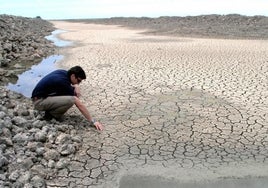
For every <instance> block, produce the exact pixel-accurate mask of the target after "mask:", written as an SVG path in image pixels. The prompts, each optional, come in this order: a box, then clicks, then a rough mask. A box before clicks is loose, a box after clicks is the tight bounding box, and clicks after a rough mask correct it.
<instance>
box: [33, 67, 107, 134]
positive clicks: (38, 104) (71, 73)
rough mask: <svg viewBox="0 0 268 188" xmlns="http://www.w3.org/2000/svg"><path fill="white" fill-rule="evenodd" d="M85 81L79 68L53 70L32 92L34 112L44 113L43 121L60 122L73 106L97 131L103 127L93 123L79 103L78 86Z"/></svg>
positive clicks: (98, 123)
mask: <svg viewBox="0 0 268 188" xmlns="http://www.w3.org/2000/svg"><path fill="white" fill-rule="evenodd" d="M84 79H86V74H85V71H84V70H83V69H82V68H81V67H80V66H75V67H72V68H70V69H69V70H68V71H66V70H55V71H53V72H51V73H49V74H48V75H46V76H45V77H44V78H42V79H41V80H40V81H39V82H38V83H37V85H36V86H35V88H34V90H33V92H32V101H33V104H34V107H35V109H36V110H39V111H45V116H44V119H46V120H51V119H52V118H54V119H56V120H58V121H60V120H62V117H63V114H64V113H65V112H67V110H68V109H70V108H71V107H72V106H73V105H74V104H75V106H76V107H77V108H78V109H79V111H80V112H81V113H82V114H83V115H84V116H85V118H86V119H87V120H88V121H89V123H90V125H94V126H95V127H96V128H97V129H98V130H103V128H104V127H103V125H102V124H101V123H100V122H98V121H95V120H94V119H93V118H92V117H91V115H90V113H89V111H88V110H87V108H86V106H85V105H84V104H83V103H82V102H81V101H80V99H79V96H81V93H80V90H79V87H78V85H79V84H80V82H81V81H82V80H84Z"/></svg>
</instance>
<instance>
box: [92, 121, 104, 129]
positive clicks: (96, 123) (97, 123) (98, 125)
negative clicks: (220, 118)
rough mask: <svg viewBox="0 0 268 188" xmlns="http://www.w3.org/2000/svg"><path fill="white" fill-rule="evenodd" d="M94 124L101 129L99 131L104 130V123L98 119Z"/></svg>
mask: <svg viewBox="0 0 268 188" xmlns="http://www.w3.org/2000/svg"><path fill="white" fill-rule="evenodd" d="M94 125H95V127H96V129H97V130H99V131H102V130H103V129H104V127H103V125H102V124H101V123H100V122H98V121H96V122H95V123H94Z"/></svg>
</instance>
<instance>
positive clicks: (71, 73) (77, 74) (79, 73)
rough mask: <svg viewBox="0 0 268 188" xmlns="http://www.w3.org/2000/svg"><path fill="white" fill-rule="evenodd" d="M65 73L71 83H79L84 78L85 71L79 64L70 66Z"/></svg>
mask: <svg viewBox="0 0 268 188" xmlns="http://www.w3.org/2000/svg"><path fill="white" fill-rule="evenodd" d="M67 75H68V77H69V78H70V79H71V82H72V84H79V83H80V82H81V81H82V80H84V79H86V73H85V71H84V70H83V69H82V68H81V67H80V66H74V67H72V68H70V69H69V70H68V72H67Z"/></svg>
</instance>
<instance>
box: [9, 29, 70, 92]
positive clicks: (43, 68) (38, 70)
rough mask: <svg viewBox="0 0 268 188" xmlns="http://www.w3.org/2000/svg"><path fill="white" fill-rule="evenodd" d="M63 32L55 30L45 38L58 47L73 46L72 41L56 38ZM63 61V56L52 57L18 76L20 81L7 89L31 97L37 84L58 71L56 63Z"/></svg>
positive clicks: (11, 84) (10, 84)
mask: <svg viewBox="0 0 268 188" xmlns="http://www.w3.org/2000/svg"><path fill="white" fill-rule="evenodd" d="M63 32H65V31H63V30H55V31H53V32H52V35H49V36H47V37H45V38H46V39H48V40H50V41H52V42H53V43H54V45H55V46H58V47H66V46H70V45H71V44H72V42H71V41H64V40H60V39H58V38H57V37H56V35H58V34H60V33H63ZM62 59H63V56H62V55H51V56H49V57H47V58H45V59H43V60H42V61H41V62H40V63H39V64H37V65H33V66H32V67H31V68H30V70H27V71H25V72H23V73H22V74H20V75H18V80H17V82H16V83H15V84H13V83H8V85H7V88H8V89H9V90H11V91H15V92H17V93H21V94H22V95H24V96H25V97H31V94H32V91H33V89H34V87H35V85H36V84H37V82H38V81H39V80H40V79H41V78H43V77H44V76H45V75H47V74H48V73H50V72H51V71H53V70H56V69H57V66H56V63H57V62H58V61H60V60H62Z"/></svg>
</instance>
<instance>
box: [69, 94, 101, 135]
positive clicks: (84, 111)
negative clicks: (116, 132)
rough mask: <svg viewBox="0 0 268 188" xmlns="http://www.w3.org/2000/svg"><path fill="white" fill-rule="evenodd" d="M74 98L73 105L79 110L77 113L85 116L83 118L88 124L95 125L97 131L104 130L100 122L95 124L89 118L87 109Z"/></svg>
mask: <svg viewBox="0 0 268 188" xmlns="http://www.w3.org/2000/svg"><path fill="white" fill-rule="evenodd" d="M74 98H75V102H74V104H75V106H76V107H77V108H78V109H79V111H80V112H81V113H82V114H83V115H84V116H85V118H86V119H87V120H88V121H89V122H90V123H93V124H94V125H95V127H96V128H97V129H98V130H100V131H102V130H103V129H104V127H103V125H102V124H101V123H100V122H97V121H96V122H95V121H94V120H93V119H92V117H91V115H90V113H89V111H88V109H87V108H86V106H85V105H84V104H83V103H82V102H81V101H80V100H79V98H78V97H74Z"/></svg>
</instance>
